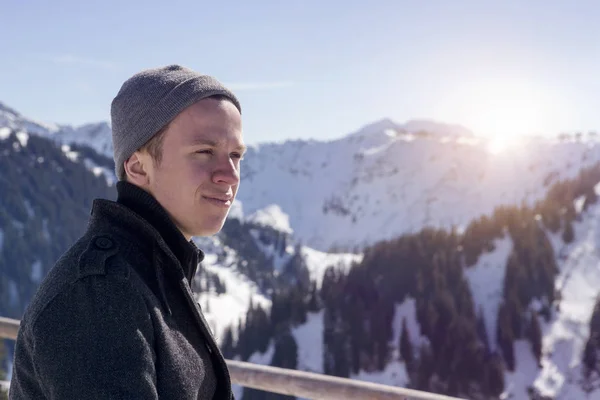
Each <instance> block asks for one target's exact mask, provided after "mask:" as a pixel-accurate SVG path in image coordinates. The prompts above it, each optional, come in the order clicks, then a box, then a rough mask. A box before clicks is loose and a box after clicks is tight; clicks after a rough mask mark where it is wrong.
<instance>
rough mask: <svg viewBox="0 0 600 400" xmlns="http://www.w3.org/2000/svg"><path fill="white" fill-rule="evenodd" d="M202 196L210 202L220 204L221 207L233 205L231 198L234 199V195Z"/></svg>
mask: <svg viewBox="0 0 600 400" xmlns="http://www.w3.org/2000/svg"><path fill="white" fill-rule="evenodd" d="M202 198H204V199H205V200H207V201H209V202H210V203H212V204H214V205H217V206H220V207H229V206H231V200H232V199H233V196H228V195H206V196H202Z"/></svg>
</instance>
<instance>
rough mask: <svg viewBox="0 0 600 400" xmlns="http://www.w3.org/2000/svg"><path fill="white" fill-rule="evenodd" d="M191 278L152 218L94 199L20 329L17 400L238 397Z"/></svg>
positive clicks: (14, 391)
mask: <svg viewBox="0 0 600 400" xmlns="http://www.w3.org/2000/svg"><path fill="white" fill-rule="evenodd" d="M189 279H190V277H189V276H188V277H186V276H185V273H184V270H183V268H182V266H181V263H180V262H179V260H178V259H177V257H176V256H175V255H174V254H173V252H172V251H171V249H170V248H169V247H168V246H167V244H166V243H165V241H164V240H163V238H162V237H161V235H160V234H159V233H158V231H157V230H156V229H154V227H153V226H151V225H150V224H149V223H148V222H147V221H146V220H145V219H143V218H141V217H140V216H139V215H137V214H136V213H133V212H131V211H130V209H129V208H127V207H125V206H123V205H121V204H119V203H116V202H112V201H108V200H95V202H94V206H93V208H92V217H91V220H90V224H89V226H88V229H87V232H86V233H85V235H84V236H83V237H82V238H81V239H80V240H79V241H78V242H77V243H76V244H75V245H74V246H73V247H72V248H71V249H70V250H69V251H67V253H65V255H64V256H63V257H61V259H60V260H59V261H58V262H57V264H56V265H55V266H54V268H52V269H51V270H50V272H49V273H48V276H47V277H46V278H45V279H44V281H43V282H42V284H41V286H40V288H39V290H38V292H37V293H36V295H35V296H34V298H33V299H32V301H31V302H30V304H29V306H28V308H27V310H26V312H25V315H24V317H23V319H22V321H21V328H20V330H19V334H18V338H17V342H16V348H15V358H14V366H13V376H12V381H11V386H10V393H9V397H10V399H13V400H17V399H158V398H160V399H190V400H191V399H213V398H214V399H230V398H233V396H232V393H231V381H230V377H229V372H228V370H227V366H226V364H225V361H224V358H223V356H222V354H221V352H220V350H219V348H218V347H217V344H216V342H215V339H214V337H213V336H212V334H211V332H210V330H209V327H208V325H207V323H206V321H205V319H204V317H203V315H202V312H201V310H200V309H199V307H198V304H197V303H196V301H195V300H194V298H193V297H192V292H191V289H190V285H189Z"/></svg>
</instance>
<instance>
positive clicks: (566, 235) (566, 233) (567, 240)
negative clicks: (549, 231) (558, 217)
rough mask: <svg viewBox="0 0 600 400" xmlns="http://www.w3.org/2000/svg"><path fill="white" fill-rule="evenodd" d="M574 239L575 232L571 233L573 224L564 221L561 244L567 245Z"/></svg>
mask: <svg viewBox="0 0 600 400" xmlns="http://www.w3.org/2000/svg"><path fill="white" fill-rule="evenodd" d="M574 239H575V232H574V231H573V223H572V222H571V221H570V220H566V221H565V230H564V231H563V234H562V240H563V242H565V243H567V244H569V243H572V242H573V240H574Z"/></svg>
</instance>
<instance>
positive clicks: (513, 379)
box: [465, 186, 600, 400]
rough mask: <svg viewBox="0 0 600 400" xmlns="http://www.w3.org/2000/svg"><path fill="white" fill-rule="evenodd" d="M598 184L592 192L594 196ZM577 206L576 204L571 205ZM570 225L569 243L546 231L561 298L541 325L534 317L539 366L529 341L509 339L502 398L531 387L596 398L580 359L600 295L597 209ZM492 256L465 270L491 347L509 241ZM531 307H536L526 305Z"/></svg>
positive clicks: (554, 394) (567, 397) (552, 394)
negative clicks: (510, 368) (510, 355)
mask: <svg viewBox="0 0 600 400" xmlns="http://www.w3.org/2000/svg"><path fill="white" fill-rule="evenodd" d="M599 188H600V186H596V192H597V193H600V190H599ZM576 203H579V202H576ZM580 217H581V218H580V221H578V222H577V221H576V222H575V223H574V226H573V227H574V230H575V241H574V242H573V243H571V244H569V245H566V244H565V243H564V242H563V240H562V238H561V237H560V236H561V233H560V232H559V233H557V234H552V233H551V232H547V235H548V237H549V238H550V240H551V243H552V245H553V248H554V251H555V254H556V260H557V263H558V266H559V269H560V273H559V275H558V276H557V278H556V283H555V286H556V288H557V290H558V291H560V293H561V296H562V299H561V301H560V307H559V309H558V310H559V311H558V312H556V313H555V315H554V317H553V318H552V319H551V320H550V321H549V322H548V323H546V322H545V321H544V319H542V318H541V319H540V324H541V327H542V336H543V347H542V359H541V368H539V367H538V366H537V362H536V360H535V357H534V355H533V351H532V348H531V343H530V342H529V341H527V340H517V341H515V357H516V370H515V371H514V372H513V373H511V372H506V374H505V393H504V396H503V398H506V399H508V398H512V399H523V398H528V395H527V393H528V388H530V387H533V388H535V389H536V390H537V392H538V393H539V394H541V395H543V396H548V397H549V398H552V399H557V400H571V399H583V398H596V399H600V387H599V385H598V383H600V382H596V388H595V390H594V391H592V392H591V393H589V395H588V394H587V393H585V392H584V391H583V390H582V386H583V385H582V380H583V379H582V378H583V375H582V355H583V350H584V347H585V344H586V341H587V338H588V337H589V322H590V318H591V315H592V311H593V308H594V303H595V300H596V296H597V295H598V294H599V293H600V253H599V252H598V243H600V205H599V204H594V205H592V206H590V207H589V208H588V209H587V210H586V211H583V212H582V214H581V215H580ZM495 245H496V246H495V247H496V249H495V250H494V251H493V252H490V253H486V254H484V255H482V256H481V257H480V258H479V260H478V263H477V265H476V266H475V267H473V268H470V269H468V270H466V271H465V275H466V277H467V280H468V281H469V283H470V285H471V290H472V292H473V298H474V301H475V305H476V307H477V308H479V307H481V308H482V309H483V312H484V316H485V322H486V328H487V331H488V332H489V335H490V338H489V339H490V345H491V346H492V348H494V347H497V345H496V339H495V335H496V319H497V315H498V308H499V306H500V303H501V302H502V300H503V296H502V281H503V277H504V273H505V266H506V263H507V260H508V256H509V254H510V251H511V249H512V243H511V240H510V238H504V239H501V240H497V241H496V242H495ZM530 307H531V309H537V308H538V307H539V305H538V304H535V303H533V304H531V305H530Z"/></svg>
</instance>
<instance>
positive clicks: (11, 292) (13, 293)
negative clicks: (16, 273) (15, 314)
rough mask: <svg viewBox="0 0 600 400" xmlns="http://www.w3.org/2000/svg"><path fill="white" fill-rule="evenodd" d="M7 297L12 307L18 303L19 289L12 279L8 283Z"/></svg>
mask: <svg viewBox="0 0 600 400" xmlns="http://www.w3.org/2000/svg"><path fill="white" fill-rule="evenodd" d="M8 297H9V301H10V304H11V305H12V306H14V305H17V303H19V289H18V288H17V283H16V282H15V281H13V280H12V279H11V280H9V281H8Z"/></svg>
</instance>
